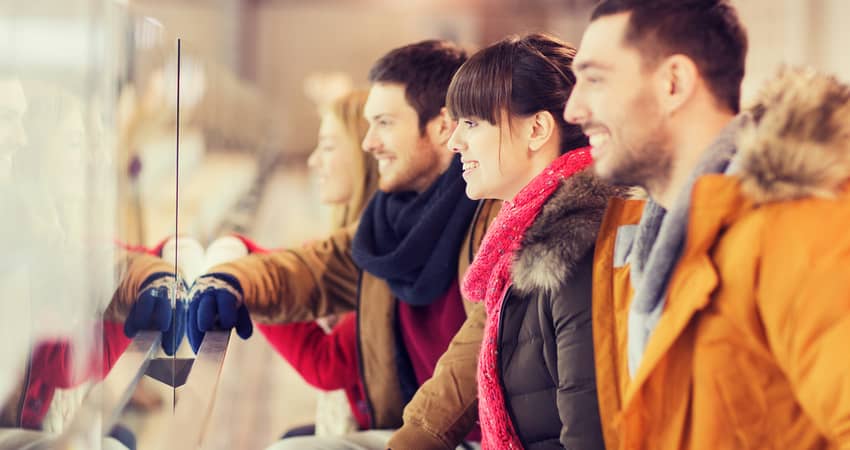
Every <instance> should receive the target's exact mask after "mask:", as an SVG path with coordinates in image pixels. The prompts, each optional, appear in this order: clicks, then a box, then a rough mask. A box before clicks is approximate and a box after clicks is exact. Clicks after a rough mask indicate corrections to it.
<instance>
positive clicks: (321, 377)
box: [257, 313, 369, 430]
mask: <svg viewBox="0 0 850 450" xmlns="http://www.w3.org/2000/svg"><path fill="white" fill-rule="evenodd" d="M257 329H258V330H260V332H261V333H262V334H263V336H265V337H266V339H267V340H268V341H269V344H271V345H272V347H274V349H275V350H277V352H278V353H279V354H280V355H281V356H283V357H284V359H286V360H287V361H289V364H291V365H292V367H293V368H295V370H296V371H298V373H299V374H301V376H302V377H303V378H304V380H305V381H307V382H308V383H310V384H311V385H312V386H315V387H316V388H318V389H321V390H323V391H332V390H336V389H344V390H345V395H346V397H348V403H349V404H350V405H351V412H352V414H354V418H355V419H356V420H357V424H358V425H359V426H360V429H362V430H365V429H368V428H369V415H368V412H367V408H366V403H365V397H364V395H363V388H362V387H361V384H360V374H359V373H358V370H357V316H356V315H355V314H354V313H347V314H345V315H343V316H342V318H341V319H340V321H339V323H337V325H336V326H335V327H334V328H333V330H332V331H331V333H330V334H327V333H325V330H323V329H322V327H320V326H319V325H318V324H316V322H303V323H289V324H280V325H262V324H257Z"/></svg>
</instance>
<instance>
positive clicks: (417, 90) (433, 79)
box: [369, 40, 466, 132]
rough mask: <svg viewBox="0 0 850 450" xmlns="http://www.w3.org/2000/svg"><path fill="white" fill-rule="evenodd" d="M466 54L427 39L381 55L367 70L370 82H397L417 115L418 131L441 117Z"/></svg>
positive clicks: (450, 44)
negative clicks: (451, 84)
mask: <svg viewBox="0 0 850 450" xmlns="http://www.w3.org/2000/svg"><path fill="white" fill-rule="evenodd" d="M465 61H466V52H464V51H463V49H461V48H460V47H458V46H456V45H455V44H453V43H451V42H449V41H442V40H429V41H422V42H418V43H415V44H410V45H406V46H404V47H399V48H397V49H395V50H392V51H391V52H389V53H387V54H386V55H384V56H383V57H382V58H381V59H379V60H378V62H376V63H375V65H373V66H372V69H371V70H370V71H369V81H370V82H371V83H398V84H401V85H403V86H404V94H405V97H406V98H407V102H408V103H410V106H412V107H413V109H414V110H416V114H418V115H419V130H420V131H422V132H424V130H425V125H426V124H427V123H428V122H429V121H430V120H431V119H433V118H435V117H437V116H438V115H439V114H440V109H441V108H443V106H445V104H446V91H448V89H449V83H451V81H452V77H453V76H454V74H455V72H456V71H457V69H458V68H459V67H460V66H461V65H462V64H463V63H464V62H465Z"/></svg>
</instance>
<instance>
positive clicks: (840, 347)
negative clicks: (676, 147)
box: [593, 72, 850, 450]
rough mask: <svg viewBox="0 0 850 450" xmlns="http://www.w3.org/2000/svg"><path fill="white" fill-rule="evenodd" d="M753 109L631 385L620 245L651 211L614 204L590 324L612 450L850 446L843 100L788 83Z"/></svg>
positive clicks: (846, 111)
mask: <svg viewBox="0 0 850 450" xmlns="http://www.w3.org/2000/svg"><path fill="white" fill-rule="evenodd" d="M828 99H829V100H828ZM754 111H756V113H755V114H754V116H753V120H751V121H750V122H749V124H748V125H745V127H744V129H743V130H742V131H741V132H740V134H739V137H738V155H737V157H736V159H737V161H738V162H740V167H741V170H740V172H738V174H737V175H735V176H725V175H709V176H704V177H702V178H700V179H699V180H698V181H697V183H696V184H695V186H694V188H693V191H692V194H691V209H690V212H689V221H688V227H687V238H686V242H685V245H684V248H683V251H682V254H681V257H680V259H679V260H678V263H677V264H676V266H675V268H674V269H673V273H672V275H671V278H670V282H669V284H668V289H667V301H666V304H665V307H664V308H665V309H664V311H663V313H662V316H661V318H660V320H659V322H658V325H657V327H656V328H655V330H654V332H653V334H652V336H651V337H650V339H649V342H648V343H647V346H646V349H645V353H644V356H643V359H642V360H641V364H640V366H639V367H638V369H637V371H636V373H635V376H634V377H633V378H630V377H629V372H628V370H627V357H626V330H627V324H626V322H627V317H628V308H629V302H630V301H631V298H632V296H633V287H632V286H631V284H630V280H629V272H628V270H629V264H628V262H627V261H625V260H624V259H623V258H622V255H618V254H617V253H618V250H617V245H616V243H617V240H618V239H619V238H618V232H619V234H621V235H622V234H623V232H625V231H627V230H628V225H633V224H636V223H637V222H638V221H639V220H640V213H641V208H642V203H641V202H634V201H623V200H615V201H614V202H612V204H611V206H610V208H609V210H608V213H607V216H606V218H605V220H604V222H603V224H602V229H601V232H600V237H599V240H598V243H597V252H596V260H595V264H594V299H593V304H594V318H593V320H594V345H595V347H594V348H595V352H596V366H597V369H596V374H597V386H598V391H599V402H600V414H601V416H602V421H603V431H604V434H605V440H606V445H607V448H608V449H609V450H616V449H629V450H631V449H642V450H656V449H664V450H675V449H781V450H784V449H839V448H841V449H844V448H850V353H849V352H850V229H848V226H850V183H848V180H850V140H848V138H847V136H850V89H847V88H846V87H843V86H839V85H837V83H836V82H835V81H834V80H831V79H828V78H826V77H821V76H815V75H812V74H811V73H796V72H792V73H786V74H785V75H783V76H781V77H780V78H779V79H778V80H777V81H774V82H772V83H771V84H769V85H768V87H767V88H766V89H765V92H764V94H763V95H762V97H761V99H760V102H759V104H758V105H757V107H756V109H754ZM647 276H651V274H647Z"/></svg>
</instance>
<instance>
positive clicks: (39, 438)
mask: <svg viewBox="0 0 850 450" xmlns="http://www.w3.org/2000/svg"><path fill="white" fill-rule="evenodd" d="M0 13H1V14H0V53H2V57H0V205H2V210H3V212H4V214H3V216H4V217H3V219H2V220H0V248H2V249H3V251H2V253H1V254H0V292H2V293H3V296H4V299H6V300H4V301H3V303H2V306H0V450H5V449H12V448H16V449H17V448H49V447H54V446H60V447H62V446H64V445H65V444H67V443H69V442H74V443H79V442H81V441H80V440H79V439H76V437H75V438H74V439H70V438H69V436H71V435H72V434H73V433H71V431H74V433H77V432H79V433H78V434H79V436H83V437H84V438H86V439H88V440H86V441H83V442H84V443H83V444H82V448H100V447H101V446H102V447H103V448H126V447H128V445H122V443H121V440H122V439H123V441H124V444H130V443H131V442H130V441H129V440H127V439H126V437H127V436H126V433H124V434H122V433H121V432H119V431H117V430H111V429H100V428H99V424H101V423H103V422H104V421H105V422H107V423H108V422H109V418H108V417H107V416H106V415H104V414H103V411H102V410H101V409H100V408H98V406H99V405H98V402H100V403H101V404H102V405H107V404H109V402H117V400H116V398H115V395H114V394H113V392H112V391H110V390H109V389H106V388H100V387H101V386H102V385H104V384H105V383H106V381H104V380H105V379H106V380H107V381H108V380H109V378H106V377H107V376H108V375H110V374H113V375H114V373H115V372H114V371H112V369H113V368H114V367H116V364H118V363H119V361H120V359H121V357H122V356H123V355H125V354H126V353H125V352H126V351H127V349H128V348H130V347H129V346H130V345H131V339H130V338H129V337H128V336H127V334H133V333H127V332H128V331H134V330H131V328H133V327H132V326H130V324H131V323H135V330H136V331H137V330H138V329H145V328H163V324H164V323H166V322H167V321H169V320H170V318H171V314H172V311H171V297H172V295H173V293H172V289H173V287H174V285H175V283H174V276H173V269H172V264H169V263H167V262H165V261H163V260H162V259H161V258H159V256H158V255H156V252H145V251H143V250H144V249H143V248H141V247H139V246H138V244H139V243H140V240H139V236H138V235H137V234H136V233H133V232H132V231H131V230H133V226H132V222H131V220H129V219H131V218H132V213H130V212H128V211H130V210H131V209H132V202H130V201H128V200H131V198H132V197H131V195H132V189H131V188H130V186H131V184H132V182H131V180H130V178H131V177H132V175H133V171H132V170H131V167H132V164H131V163H130V162H131V156H130V146H129V145H123V144H126V142H127V141H126V140H123V141H122V140H121V136H122V131H126V128H124V129H122V125H126V124H127V121H126V117H124V118H122V117H121V114H120V113H121V111H120V105H119V102H118V97H119V93H120V92H126V91H127V90H128V89H132V85H133V83H134V82H135V75H134V72H135V69H134V68H133V67H132V64H131V63H132V59H133V55H134V52H135V50H131V51H130V52H127V49H132V48H133V47H132V44H131V43H129V44H128V42H127V40H128V39H129V40H130V41H132V39H130V36H132V30H133V29H134V26H135V23H134V19H133V18H132V17H131V16H129V15H128V14H127V11H126V9H125V8H123V7H121V6H120V5H118V4H116V3H115V2H109V1H105V0H70V1H67V2H61V3H58V4H57V3H56V2H53V1H49V0H33V1H30V2H27V3H26V4H21V3H20V2H17V4H15V5H10V4H8V2H6V3H4V4H3V5H0ZM148 36H149V37H150V36H154V37H155V36H156V34H155V33H154V34H153V35H151V34H150V33H148ZM148 44H150V43H148ZM147 48H148V50H147V51H148V52H150V45H148V47H147ZM122 119H123V120H124V121H123V122H122V121H121V120H122ZM168 203H169V204H171V205H173V199H172V200H171V201H169V202H168ZM169 222H172V223H173V221H169ZM143 299H147V302H141V301H140V300H143ZM140 305H142V306H143V307H140ZM128 318H129V319H134V318H135V322H133V321H132V320H128ZM158 333H159V331H157V338H158V336H159V334H158ZM169 397H170V396H169ZM86 408H88V411H84V410H86ZM83 412H85V413H86V414H83ZM80 417H84V418H85V420H80ZM110 434H112V435H114V436H113V437H112V438H106V439H103V438H102V437H101V436H104V435H110ZM77 437H78V436H77ZM115 437H120V438H121V439H115ZM69 448H70V447H69Z"/></svg>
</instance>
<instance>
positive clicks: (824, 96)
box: [738, 69, 850, 204]
mask: <svg viewBox="0 0 850 450" xmlns="http://www.w3.org/2000/svg"><path fill="white" fill-rule="evenodd" d="M748 116H749V117H748V120H746V121H745V122H744V125H743V127H742V129H741V130H740V131H739V135H738V157H739V158H740V160H739V164H740V172H739V174H740V177H741V180H742V190H743V191H744V192H745V194H746V195H747V196H748V197H750V198H751V199H752V200H753V201H754V202H755V203H756V204H763V203H768V202H775V201H782V200H792V199H797V198H803V197H810V196H815V197H822V198H830V197H834V196H835V195H837V194H838V193H839V192H840V190H841V188H842V186H843V185H844V184H845V182H846V181H847V180H848V179H850V86H847V85H846V84H843V83H841V82H839V81H838V80H837V79H836V78H834V77H832V76H827V75H824V74H819V73H817V72H815V71H813V70H806V69H785V70H782V71H781V72H780V74H779V76H778V77H776V78H775V79H773V80H771V81H769V82H768V83H767V84H766V85H765V87H764V88H763V90H762V91H761V93H760V94H759V96H758V98H757V101H756V104H755V106H754V107H753V108H752V109H751V110H750V112H749V114H748Z"/></svg>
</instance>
